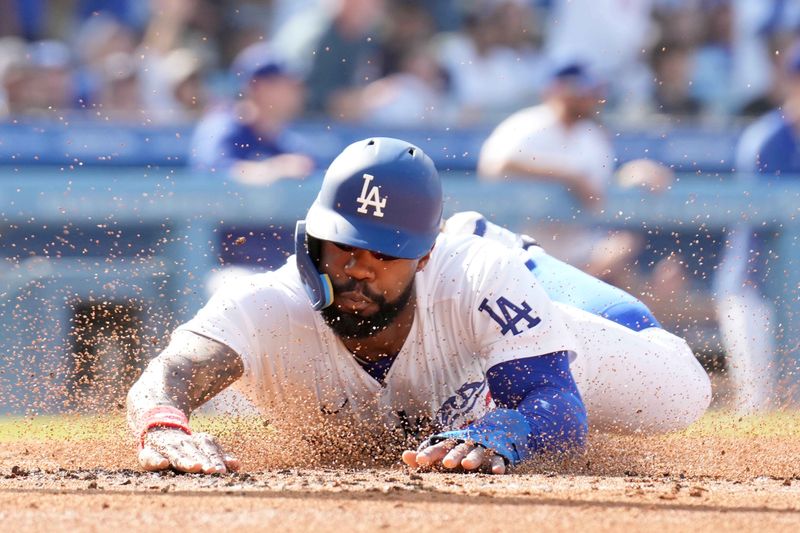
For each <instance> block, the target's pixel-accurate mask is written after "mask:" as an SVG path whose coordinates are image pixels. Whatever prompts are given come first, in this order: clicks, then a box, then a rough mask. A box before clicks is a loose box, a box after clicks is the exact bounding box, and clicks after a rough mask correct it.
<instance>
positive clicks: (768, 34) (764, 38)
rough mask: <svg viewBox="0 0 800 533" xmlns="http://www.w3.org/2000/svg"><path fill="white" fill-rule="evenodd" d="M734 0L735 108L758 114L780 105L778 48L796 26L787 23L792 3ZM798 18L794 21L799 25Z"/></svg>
mask: <svg viewBox="0 0 800 533" xmlns="http://www.w3.org/2000/svg"><path fill="white" fill-rule="evenodd" d="M730 1H731V2H733V51H732V59H733V61H732V65H731V73H730V76H731V86H732V91H733V100H734V108H735V110H737V111H738V112H739V113H740V114H743V115H748V116H758V115H760V114H762V113H765V112H767V111H768V110H769V109H771V108H772V107H774V106H775V105H777V104H778V102H779V98H780V96H779V95H778V94H776V91H777V90H778V80H777V79H776V76H777V75H779V69H776V68H775V67H776V66H777V63H776V61H775V53H774V51H775V50H780V49H782V48H783V47H784V45H785V44H786V43H781V42H780V41H781V39H782V37H783V33H784V32H786V31H788V32H789V33H792V32H793V31H794V30H796V27H795V28H791V27H789V28H787V27H786V26H785V24H787V23H790V22H792V17H788V16H787V15H788V14H789V6H790V4H792V3H793V2H787V1H785V0H767V1H764V0H730ZM796 22H797V20H796V19H795V20H794V21H793V23H794V24H796Z"/></svg>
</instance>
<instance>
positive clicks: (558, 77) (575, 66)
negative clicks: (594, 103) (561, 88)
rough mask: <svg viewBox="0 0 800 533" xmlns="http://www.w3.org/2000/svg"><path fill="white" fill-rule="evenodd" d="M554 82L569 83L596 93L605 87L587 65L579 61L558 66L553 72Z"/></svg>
mask: <svg viewBox="0 0 800 533" xmlns="http://www.w3.org/2000/svg"><path fill="white" fill-rule="evenodd" d="M552 81H554V82H559V83H567V84H569V85H571V86H573V87H575V88H577V89H581V90H584V91H596V90H599V89H602V88H603V87H604V83H603V81H602V80H601V79H600V78H599V77H597V76H595V75H594V74H593V73H592V72H591V70H590V69H589V67H588V66H587V65H586V64H584V63H581V62H579V61H570V62H566V63H561V64H560V65H558V66H557V67H556V68H555V69H554V70H553V73H552Z"/></svg>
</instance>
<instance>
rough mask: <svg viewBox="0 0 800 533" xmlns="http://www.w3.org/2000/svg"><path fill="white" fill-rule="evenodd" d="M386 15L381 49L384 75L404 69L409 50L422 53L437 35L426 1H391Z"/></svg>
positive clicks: (382, 73)
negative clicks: (435, 34)
mask: <svg viewBox="0 0 800 533" xmlns="http://www.w3.org/2000/svg"><path fill="white" fill-rule="evenodd" d="M386 15H387V16H386V23H385V25H384V30H383V36H382V38H381V46H380V55H381V68H382V69H383V70H382V72H381V75H382V76H386V75H390V74H394V73H396V72H399V71H400V70H403V68H404V65H403V63H404V61H405V60H406V58H407V56H408V55H409V50H410V49H417V50H419V49H420V47H421V46H424V45H425V43H428V42H429V41H430V40H431V39H432V38H433V36H434V32H435V29H434V25H433V19H432V18H431V14H430V12H429V11H428V8H427V7H426V6H425V2H424V1H423V0H410V1H409V0H404V1H402V2H401V1H398V0H394V1H393V2H389V5H388V11H387V14H386ZM429 52H430V51H429Z"/></svg>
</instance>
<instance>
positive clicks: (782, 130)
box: [715, 44, 800, 412]
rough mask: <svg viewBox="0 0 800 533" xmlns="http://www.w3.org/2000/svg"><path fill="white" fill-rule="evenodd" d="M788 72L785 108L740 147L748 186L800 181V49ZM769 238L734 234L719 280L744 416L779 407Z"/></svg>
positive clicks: (753, 232) (741, 229) (748, 230)
mask: <svg viewBox="0 0 800 533" xmlns="http://www.w3.org/2000/svg"><path fill="white" fill-rule="evenodd" d="M783 67H784V69H783V72H784V84H783V88H784V98H783V104H782V106H781V107H778V108H777V109H775V110H773V111H771V112H770V113H768V114H767V115H765V116H763V117H762V118H760V119H759V120H758V121H756V122H755V123H753V124H752V125H750V126H749V127H748V128H747V129H746V130H745V131H744V132H743V134H742V137H741V139H740V141H739V146H738V149H737V155H736V173H737V174H738V176H739V180H740V182H742V183H748V184H752V185H753V186H758V185H759V184H763V183H764V182H767V181H772V180H784V179H791V180H795V179H797V177H798V175H800V143H798V138H797V131H798V129H800V44H799V45H796V46H795V47H794V48H793V49H791V50H790V51H789V53H788V54H786V57H785V62H784V63H783ZM767 238H768V235H765V234H763V232H759V231H758V230H757V229H756V228H754V227H751V226H749V225H747V224H742V225H740V226H737V227H735V228H733V229H732V230H731V231H729V232H728V234H727V236H726V243H725V244H726V247H725V251H724V255H723V258H722V262H721V264H720V266H719V268H718V271H717V277H716V280H715V289H716V292H717V295H718V300H717V301H718V305H719V307H718V320H719V323H720V326H721V330H722V339H723V343H724V346H725V352H726V354H727V356H728V360H729V361H730V363H731V364H730V367H729V370H728V371H729V373H730V376H731V378H732V379H733V381H734V383H735V384H736V385H737V389H738V391H739V392H740V398H739V401H738V407H739V409H740V410H742V411H744V412H752V411H759V410H764V409H767V408H770V407H775V405H774V401H775V398H774V396H773V395H774V382H775V376H774V372H775V369H774V368H773V366H772V365H773V362H774V357H775V355H774V353H775V346H774V340H773V339H774V336H775V334H776V331H775V321H774V309H773V302H771V301H769V300H768V299H767V298H766V296H765V294H764V287H765V283H766V279H767V277H768V275H769V259H770V256H771V254H770V251H769V248H768V246H767ZM788 290H790V291H796V290H797V287H789V288H788ZM789 297H796V296H791V295H790V296H789Z"/></svg>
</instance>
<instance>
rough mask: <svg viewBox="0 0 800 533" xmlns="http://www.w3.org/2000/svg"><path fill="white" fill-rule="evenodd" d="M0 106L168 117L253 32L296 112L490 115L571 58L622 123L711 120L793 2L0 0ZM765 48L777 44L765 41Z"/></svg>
mask: <svg viewBox="0 0 800 533" xmlns="http://www.w3.org/2000/svg"><path fill="white" fill-rule="evenodd" d="M0 13H2V15H3V16H2V17H0V116H8V115H11V116H13V115H32V114H33V115H41V114H48V113H57V114H58V113H65V112H70V111H74V112H80V113H84V114H85V115H87V116H90V117H96V118H97V119H98V120H116V119H120V120H133V121H140V122H143V123H168V122H174V121H181V120H191V119H193V118H196V117H198V116H199V115H200V114H201V113H203V112H204V111H205V110H207V109H208V108H209V107H212V106H214V105H215V104H217V103H218V102H219V101H220V100H224V99H226V98H229V97H230V96H231V95H232V94H235V93H236V91H237V83H236V80H235V76H234V75H232V73H231V70H230V67H231V65H232V63H233V62H234V59H235V57H236V56H237V54H238V53H239V52H240V51H241V50H243V49H244V48H245V47H246V46H247V45H250V44H252V43H255V42H266V43H269V44H270V47H271V49H272V50H273V51H275V53H277V54H279V55H280V57H281V58H282V60H284V61H285V62H286V64H287V66H288V68H291V69H292V71H293V72H294V73H295V74H296V75H297V77H298V80H300V81H301V82H302V83H303V84H304V85H305V89H306V98H305V100H304V105H303V108H302V110H301V111H302V114H303V115H306V116H319V115H327V116H329V117H332V118H333V119H338V120H344V121H353V122H358V121H371V122H372V123H379V124H389V125H399V126H404V125H413V126H419V125H420V124H426V123H427V124H436V125H449V126H458V125H465V124H476V123H477V124H483V123H492V122H497V121H498V120H499V118H502V117H503V116H504V115H507V114H509V113H510V112H511V111H514V110H516V109H519V108H521V107H524V106H526V105H531V104H534V103H536V102H537V101H538V100H539V99H540V96H541V94H542V91H543V90H544V89H545V87H546V84H547V82H548V79H549V76H550V73H551V71H552V69H553V65H556V64H558V63H559V62H562V61H564V60H575V59H579V60H580V61H582V62H584V63H585V64H586V65H588V66H589V67H590V68H591V69H592V70H593V72H594V73H595V74H596V75H597V76H599V77H600V78H601V79H602V80H603V81H604V82H605V83H606V87H605V89H606V91H605V96H606V100H607V102H606V104H605V108H604V110H605V112H606V113H607V114H609V115H611V116H614V117H615V119H618V120H619V121H621V122H622V123H630V122H637V121H638V122H641V121H642V120H653V118H654V116H658V115H664V116H667V117H680V118H681V120H683V119H685V118H691V119H693V120H715V121H720V120H722V121H725V120H730V119H736V118H739V117H743V116H744V117H748V116H754V115H758V114H760V113H761V112H763V111H765V110H767V109H769V108H770V107H772V106H774V105H775V104H776V103H777V101H778V100H779V98H780V83H781V79H780V77H781V76H780V72H781V71H780V68H779V63H780V61H781V54H780V53H779V51H781V50H784V49H785V48H786V46H787V45H788V43H789V42H790V41H791V40H792V38H793V36H794V34H795V32H796V30H797V29H798V26H800V5H798V2H796V1H794V0H427V1H423V0H228V1H222V0H150V1H147V0H138V1H137V0H0ZM776 52H778V53H776Z"/></svg>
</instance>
